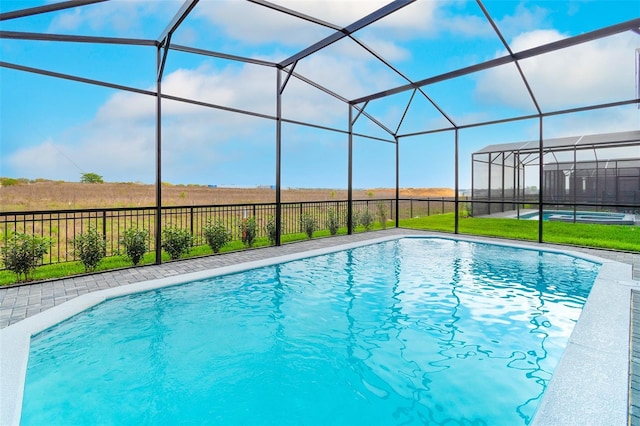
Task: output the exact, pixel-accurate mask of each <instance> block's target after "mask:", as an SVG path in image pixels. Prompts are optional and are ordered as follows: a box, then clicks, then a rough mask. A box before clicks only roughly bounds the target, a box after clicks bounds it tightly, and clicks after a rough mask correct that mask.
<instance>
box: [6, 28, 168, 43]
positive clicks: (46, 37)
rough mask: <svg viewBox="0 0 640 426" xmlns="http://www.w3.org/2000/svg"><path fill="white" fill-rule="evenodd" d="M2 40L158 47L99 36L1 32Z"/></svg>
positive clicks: (136, 40) (135, 39) (135, 40)
mask: <svg viewBox="0 0 640 426" xmlns="http://www.w3.org/2000/svg"><path fill="white" fill-rule="evenodd" d="M0 39H12V40H38V41H61V42H72V43H95V44H123V45H133V46H157V45H158V43H157V42H156V41H155V40H146V39H139V38H120V37H99V36H79V35H68V34H45V33H30V32H22V31H0Z"/></svg>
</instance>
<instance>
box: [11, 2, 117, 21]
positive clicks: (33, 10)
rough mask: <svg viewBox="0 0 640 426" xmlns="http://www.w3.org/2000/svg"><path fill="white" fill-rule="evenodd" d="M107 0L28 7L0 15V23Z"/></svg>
mask: <svg viewBox="0 0 640 426" xmlns="http://www.w3.org/2000/svg"><path fill="white" fill-rule="evenodd" d="M103 1H108V0H69V1H63V2H59V3H53V4H47V5H45V6H38V7H30V8H28V9H20V10H14V11H12V12H5V13H0V21H6V20H9V19H16V18H24V17H26V16H33V15H39V14H41V13H49V12H55V11H58V10H64V9H69V8H72V7H78V6H85V5H88V4H93V3H101V2H103Z"/></svg>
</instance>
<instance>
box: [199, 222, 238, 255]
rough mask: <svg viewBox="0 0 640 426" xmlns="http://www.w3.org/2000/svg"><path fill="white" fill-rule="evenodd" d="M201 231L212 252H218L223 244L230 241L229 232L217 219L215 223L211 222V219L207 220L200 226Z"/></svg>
mask: <svg viewBox="0 0 640 426" xmlns="http://www.w3.org/2000/svg"><path fill="white" fill-rule="evenodd" d="M202 233H203V234H204V239H205V240H206V241H207V244H209V247H211V250H213V252H214V253H218V252H219V251H220V249H221V248H222V247H223V246H224V245H225V244H227V243H228V242H229V241H231V234H230V233H229V232H228V231H227V228H226V227H225V226H224V225H223V224H222V222H221V221H219V220H218V221H217V222H216V223H213V222H212V221H211V219H209V220H207V223H206V224H205V225H204V227H203V228H202Z"/></svg>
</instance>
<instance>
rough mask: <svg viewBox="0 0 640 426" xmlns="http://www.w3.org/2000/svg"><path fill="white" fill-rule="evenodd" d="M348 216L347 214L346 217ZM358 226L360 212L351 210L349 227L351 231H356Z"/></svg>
mask: <svg viewBox="0 0 640 426" xmlns="http://www.w3.org/2000/svg"><path fill="white" fill-rule="evenodd" d="M348 216H349V214H348V213H347V217H348ZM358 225H360V212H359V211H357V210H353V213H351V227H352V228H353V229H356V228H357V227H358Z"/></svg>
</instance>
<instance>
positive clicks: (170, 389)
mask: <svg viewBox="0 0 640 426" xmlns="http://www.w3.org/2000/svg"><path fill="white" fill-rule="evenodd" d="M598 267H599V265H598V264H596V263H594V262H589V261H586V260H582V259H578V258H575V257H572V256H568V255H562V254H556V253H549V252H543V251H537V250H526V249H517V248H512V247H506V246H497V245H490V244H483V243H472V242H465V241H454V240H448V239H440V238H404V239H399V240H393V241H388V242H383V243H378V244H374V245H368V246H362V247H358V248H354V249H350V250H346V251H340V252H336V253H331V254H325V255H321V256H316V257H311V258H306V259H301V260H295V261H291V262H287V263H282V264H278V265H274V266H266V267H262V268H258V269H253V270H249V271H245V272H240V273H235V274H231V275H225V276H219V277H214V278H210V279H207V280H202V281H197V282H191V283H187V284H184V285H178V286H173V287H167V288H163V289H159V290H154V291H149V292H145V293H139V294H135V295H130V296H123V297H119V298H116V299H111V300H108V301H106V302H104V303H102V304H99V305H97V306H95V307H93V308H91V309H89V310H87V311H85V312H82V313H80V314H78V315H75V316H74V317H72V318H70V319H68V320H66V321H64V322H62V323H60V324H59V325H57V326H54V327H52V328H50V329H48V330H46V331H44V332H42V333H40V334H38V335H36V336H34V337H33V338H32V343H31V351H30V356H29V364H28V369H27V376H26V383H25V392H24V398H23V409H22V421H21V422H22V424H39V425H40V424H59V423H64V424H182V423H192V424H202V423H215V424H274V425H275V424H277V425H282V424H349V425H359V424H363V425H370V424H385V425H389V424H423V423H435V424H445V423H446V424H454V423H456V424H491V425H515V424H527V423H529V422H530V421H531V419H532V417H533V415H534V413H535V410H536V407H537V405H538V402H539V401H540V399H541V396H542V394H543V392H544V390H545V387H546V385H547V383H548V382H549V380H550V378H551V375H552V372H553V369H554V368H555V366H556V364H557V362H558V360H559V358H560V356H561V355H562V353H563V350H564V347H565V345H566V342H567V339H568V337H569V335H570V333H571V331H572V329H573V326H574V324H575V322H576V321H577V318H578V316H579V315H580V311H581V308H582V305H583V304H584V302H585V300H586V298H587V296H588V294H589V291H590V289H591V286H592V284H593V282H594V280H595V277H596V275H597V272H598Z"/></svg>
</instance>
